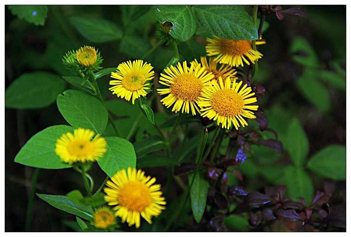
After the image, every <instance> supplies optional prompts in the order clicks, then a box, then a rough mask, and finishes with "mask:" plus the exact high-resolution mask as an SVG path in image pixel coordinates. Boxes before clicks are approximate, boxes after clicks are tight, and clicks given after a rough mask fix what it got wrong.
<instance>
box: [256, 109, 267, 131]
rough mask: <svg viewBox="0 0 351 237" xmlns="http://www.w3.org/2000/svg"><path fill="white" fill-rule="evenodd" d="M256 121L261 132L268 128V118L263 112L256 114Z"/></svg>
mask: <svg viewBox="0 0 351 237" xmlns="http://www.w3.org/2000/svg"><path fill="white" fill-rule="evenodd" d="M256 121H257V124H258V126H259V127H260V130H261V131H264V130H266V129H267V128H268V118H267V116H266V115H265V114H264V113H263V112H262V111H261V110H259V111H257V112H256Z"/></svg>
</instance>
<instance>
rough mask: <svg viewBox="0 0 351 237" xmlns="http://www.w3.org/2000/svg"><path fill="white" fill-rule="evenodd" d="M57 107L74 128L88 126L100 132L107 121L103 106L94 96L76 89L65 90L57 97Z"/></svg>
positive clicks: (103, 129) (106, 113)
mask: <svg viewBox="0 0 351 237" xmlns="http://www.w3.org/2000/svg"><path fill="white" fill-rule="evenodd" d="M57 107H58V109H59V111H60V113H61V114H62V116H63V117H64V118H65V119H66V121H67V122H68V123H69V124H70V125H72V126H73V127H75V128H78V127H81V128H89V129H92V130H93V131H94V132H95V133H98V134H102V133H103V132H104V131H105V128H106V125H107V122H108V112H107V110H106V108H105V106H104V105H103V104H102V103H101V102H100V101H99V100H98V99H96V98H95V97H93V96H90V95H88V94H86V93H84V92H80V91H77V90H66V91H65V92H64V93H63V94H61V95H59V96H58V97H57Z"/></svg>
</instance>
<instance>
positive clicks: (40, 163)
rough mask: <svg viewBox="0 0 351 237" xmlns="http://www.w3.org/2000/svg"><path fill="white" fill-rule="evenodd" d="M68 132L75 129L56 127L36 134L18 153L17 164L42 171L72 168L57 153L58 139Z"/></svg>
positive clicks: (62, 126) (64, 126)
mask: <svg viewBox="0 0 351 237" xmlns="http://www.w3.org/2000/svg"><path fill="white" fill-rule="evenodd" d="M67 132H73V128H72V127H70V126H66V125H56V126H52V127H48V128H46V129H44V130H43V131H41V132H39V133H37V134H35V135H34V136H33V137H31V138H30V139H29V141H28V142H27V143H26V144H25V145H24V146H23V147H22V149H21V150H20V151H19V152H18V154H17V156H16V157H15V162H17V163H20V164H22V165H26V166H31V167H36V168H42V169H63V168H70V167H71V166H70V165H69V164H66V163H63V162H61V160H60V158H59V157H58V156H57V155H56V153H55V147H56V141H57V139H59V138H60V137H61V135H62V134H65V133H67Z"/></svg>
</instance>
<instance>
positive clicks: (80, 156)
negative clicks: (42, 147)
mask: <svg viewBox="0 0 351 237" xmlns="http://www.w3.org/2000/svg"><path fill="white" fill-rule="evenodd" d="M93 137H94V132H93V131H91V130H89V129H84V128H78V129H75V130H74V134H72V133H70V132H68V133H66V134H63V135H62V136H61V137H60V138H59V139H58V140H57V142H56V149H55V152H56V154H57V155H58V156H59V157H60V158H61V160H62V161H63V162H66V163H69V164H72V163H74V162H82V163H84V162H88V161H96V160H98V159H99V158H100V157H102V156H103V154H104V153H105V152H106V140H105V138H103V137H100V136H99V135H96V136H95V137H94V138H93ZM92 138H93V139H92Z"/></svg>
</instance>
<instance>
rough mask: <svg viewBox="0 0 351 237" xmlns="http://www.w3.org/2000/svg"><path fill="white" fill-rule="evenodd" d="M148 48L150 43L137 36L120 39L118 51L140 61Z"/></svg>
mask: <svg viewBox="0 0 351 237" xmlns="http://www.w3.org/2000/svg"><path fill="white" fill-rule="evenodd" d="M150 48H151V45H150V43H149V42H148V41H146V40H145V39H143V38H140V37H139V36H125V37H123V39H122V42H121V44H120V47H119V50H120V51H121V52H123V53H125V54H127V55H128V56H130V57H133V58H138V59H140V58H142V57H143V56H144V55H145V54H146V53H147V52H148V51H149V49H150Z"/></svg>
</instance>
